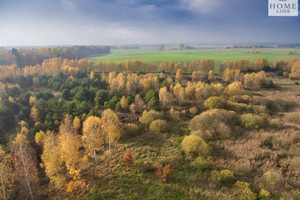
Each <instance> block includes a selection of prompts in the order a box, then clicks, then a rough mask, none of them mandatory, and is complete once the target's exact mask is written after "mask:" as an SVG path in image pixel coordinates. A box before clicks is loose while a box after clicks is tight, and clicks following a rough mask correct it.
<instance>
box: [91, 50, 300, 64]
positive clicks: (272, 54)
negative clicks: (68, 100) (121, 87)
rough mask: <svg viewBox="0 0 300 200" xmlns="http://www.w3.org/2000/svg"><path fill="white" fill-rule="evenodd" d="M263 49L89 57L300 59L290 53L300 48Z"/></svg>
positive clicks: (126, 52) (122, 52) (138, 52)
mask: <svg viewBox="0 0 300 200" xmlns="http://www.w3.org/2000/svg"><path fill="white" fill-rule="evenodd" d="M257 50H261V54H255V53H252V49H209V50H205V49H204V50H184V51H162V52H160V51H157V50H150V49H140V50H127V49H122V50H114V49H113V50H111V54H108V55H105V56H99V57H92V58H88V59H90V60H93V61H96V62H97V61H108V60H109V61H114V62H122V61H126V60H128V59H129V60H132V59H134V58H136V59H138V60H142V61H144V62H147V63H149V62H161V61H173V62H185V61H192V60H194V61H200V60H201V59H204V58H209V59H214V60H215V62H216V64H220V63H221V62H223V61H224V60H236V59H239V58H248V59H249V60H255V59H256V58H257V57H264V58H267V59H268V60H269V61H274V60H278V59H283V60H287V59H289V58H291V57H296V58H298V59H300V55H288V53H289V52H290V51H295V50H296V51H298V53H300V49H286V48H285V49H280V48H270V49H257Z"/></svg>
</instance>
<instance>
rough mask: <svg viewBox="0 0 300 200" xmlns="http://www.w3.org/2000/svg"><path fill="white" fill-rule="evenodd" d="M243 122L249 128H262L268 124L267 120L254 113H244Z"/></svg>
mask: <svg viewBox="0 0 300 200" xmlns="http://www.w3.org/2000/svg"><path fill="white" fill-rule="evenodd" d="M241 122H242V125H243V127H244V128H246V129H249V130H254V129H260V128H262V127H264V126H265V124H266V120H265V119H264V118H263V117H261V116H259V115H253V114H243V115H242V116H241Z"/></svg>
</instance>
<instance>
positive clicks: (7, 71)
mask: <svg viewBox="0 0 300 200" xmlns="http://www.w3.org/2000/svg"><path fill="white" fill-rule="evenodd" d="M21 74H22V70H21V69H20V68H18V67H17V65H0V81H1V80H4V79H6V78H12V79H16V78H17V77H19V76H20V75H21Z"/></svg>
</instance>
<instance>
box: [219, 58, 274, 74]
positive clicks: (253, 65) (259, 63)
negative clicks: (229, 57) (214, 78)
mask: <svg viewBox="0 0 300 200" xmlns="http://www.w3.org/2000/svg"><path fill="white" fill-rule="evenodd" d="M268 65H269V62H268V60H267V59H266V58H262V57H259V58H257V59H256V61H254V62H253V61H249V60H248V59H245V58H241V59H239V60H234V61H224V62H223V63H222V64H221V65H220V72H221V73H222V72H224V71H225V69H227V68H229V69H231V70H232V69H239V70H240V71H243V72H247V71H260V70H262V69H263V68H264V67H265V66H268Z"/></svg>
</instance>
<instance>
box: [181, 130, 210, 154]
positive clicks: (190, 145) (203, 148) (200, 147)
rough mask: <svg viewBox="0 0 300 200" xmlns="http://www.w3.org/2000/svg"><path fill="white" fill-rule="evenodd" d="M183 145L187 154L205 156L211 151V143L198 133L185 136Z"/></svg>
mask: <svg viewBox="0 0 300 200" xmlns="http://www.w3.org/2000/svg"><path fill="white" fill-rule="evenodd" d="M181 147H182V149H183V151H184V152H185V154H186V155H201V156H205V155H207V154H208V153H209V150H210V147H209V145H208V144H207V143H206V142H205V141H204V140H203V139H202V138H201V137H198V136H196V135H189V136H185V137H184V139H183V140H182V142H181Z"/></svg>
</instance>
